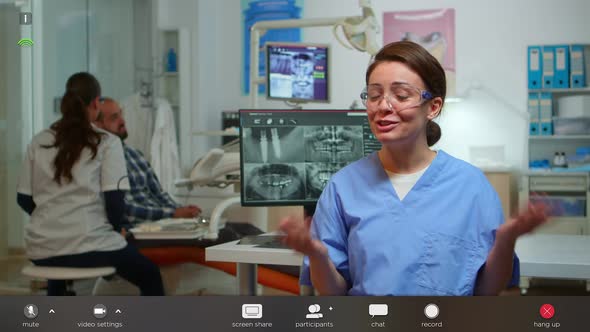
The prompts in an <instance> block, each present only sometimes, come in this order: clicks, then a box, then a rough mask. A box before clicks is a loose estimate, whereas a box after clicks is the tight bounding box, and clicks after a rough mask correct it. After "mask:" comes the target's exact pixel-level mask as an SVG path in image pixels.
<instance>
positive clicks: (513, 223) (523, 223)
mask: <svg viewBox="0 0 590 332" xmlns="http://www.w3.org/2000/svg"><path fill="white" fill-rule="evenodd" d="M551 210H552V209H551V206H549V205H547V204H545V203H543V202H531V201H529V203H528V205H527V208H526V209H525V210H523V211H521V212H520V213H519V214H517V215H516V216H514V217H512V218H510V219H509V220H507V221H506V222H505V223H504V224H502V225H501V226H500V227H499V228H498V233H500V234H502V235H505V236H508V238H511V239H513V240H516V239H517V238H518V237H519V236H521V235H524V234H527V233H529V232H532V231H533V230H534V229H535V228H537V227H539V226H541V225H542V224H544V223H545V222H547V220H548V217H549V216H550V213H551ZM500 234H498V235H500Z"/></svg>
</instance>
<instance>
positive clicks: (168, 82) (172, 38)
mask: <svg viewBox="0 0 590 332" xmlns="http://www.w3.org/2000/svg"><path fill="white" fill-rule="evenodd" d="M179 43H180V42H179V32H178V30H172V29H171V30H162V32H161V42H160V47H159V50H158V51H159V54H158V55H159V56H160V58H161V59H162V60H161V61H159V64H158V66H159V67H160V68H159V71H160V72H161V73H162V74H161V75H160V76H159V80H158V91H159V93H158V95H159V96H160V97H162V98H164V99H166V100H168V102H169V103H170V106H171V107H172V110H173V111H174V120H175V124H176V128H178V126H179V123H180V122H179V121H180V118H179V113H180V111H179V109H180V89H179V86H180V85H179V76H180V75H179V74H178V73H179V71H178V70H179V64H180V63H179V62H178V60H179V58H178V50H179ZM170 50H172V51H173V52H174V54H175V59H174V62H175V64H174V65H173V67H174V68H173V69H172V70H170V68H169V64H168V53H169V52H170Z"/></svg>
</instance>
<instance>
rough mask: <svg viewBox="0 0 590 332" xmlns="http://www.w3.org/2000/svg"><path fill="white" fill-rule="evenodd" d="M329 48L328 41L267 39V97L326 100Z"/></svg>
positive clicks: (327, 97) (297, 100)
mask: <svg viewBox="0 0 590 332" xmlns="http://www.w3.org/2000/svg"><path fill="white" fill-rule="evenodd" d="M328 51H329V47H328V45H319V44H301V43H299V44H296V43H267V44H266V86H267V89H266V91H267V97H268V98H269V99H282V100H285V101H290V102H293V103H302V102H323V103H327V102H329V101H330V98H329V82H330V77H329V75H328V67H329V63H328V59H329V54H328V53H329V52H328Z"/></svg>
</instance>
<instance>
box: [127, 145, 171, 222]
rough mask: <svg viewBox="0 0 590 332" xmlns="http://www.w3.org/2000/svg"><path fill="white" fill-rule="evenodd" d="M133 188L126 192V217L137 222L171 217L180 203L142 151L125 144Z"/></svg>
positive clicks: (130, 182)
mask: <svg viewBox="0 0 590 332" xmlns="http://www.w3.org/2000/svg"><path fill="white" fill-rule="evenodd" d="M123 147H124V150H125V160H126V161H127V173H128V176H129V185H130V186H131V190H129V191H128V192H127V193H126V194H125V217H126V219H127V222H128V223H131V224H137V223H141V222H145V221H156V220H159V219H163V218H170V217H172V215H174V211H175V210H176V208H177V207H178V204H176V202H174V200H173V199H172V197H170V195H169V194H168V193H166V192H165V191H164V190H163V189H162V186H161V185H160V181H158V177H157V176H156V173H154V171H153V170H152V167H151V166H150V164H149V163H148V161H147V160H145V158H144V157H143V155H142V154H141V152H139V151H138V150H136V149H134V148H132V147H130V146H128V145H123Z"/></svg>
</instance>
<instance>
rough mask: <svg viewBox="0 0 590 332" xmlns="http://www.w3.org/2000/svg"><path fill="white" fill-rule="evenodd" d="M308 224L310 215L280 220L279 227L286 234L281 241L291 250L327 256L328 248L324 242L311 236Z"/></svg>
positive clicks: (308, 254)
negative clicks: (302, 217)
mask: <svg viewBox="0 0 590 332" xmlns="http://www.w3.org/2000/svg"><path fill="white" fill-rule="evenodd" d="M310 226H311V217H306V218H305V219H304V220H301V219H298V218H295V217H292V216H291V217H287V218H285V219H283V220H281V223H280V224H279V229H280V230H281V231H282V232H283V233H285V235H286V236H285V239H284V240H283V242H284V243H285V244H286V245H288V246H289V247H291V248H292V249H293V250H296V251H299V252H300V253H302V254H304V255H306V256H309V257H315V256H322V255H326V256H327V254H328V249H327V248H326V247H325V246H324V244H323V243H322V242H321V241H320V240H317V239H314V238H312V237H311V233H310V231H309V229H310Z"/></svg>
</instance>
